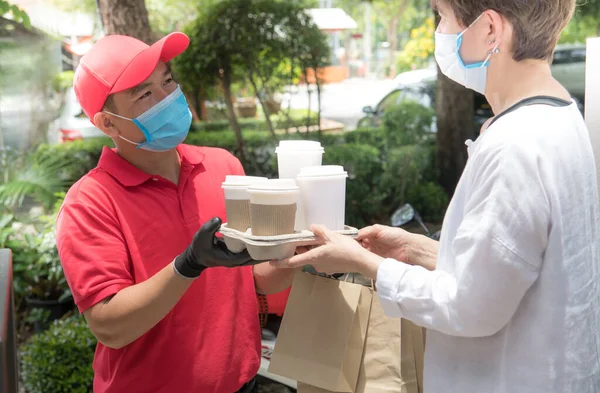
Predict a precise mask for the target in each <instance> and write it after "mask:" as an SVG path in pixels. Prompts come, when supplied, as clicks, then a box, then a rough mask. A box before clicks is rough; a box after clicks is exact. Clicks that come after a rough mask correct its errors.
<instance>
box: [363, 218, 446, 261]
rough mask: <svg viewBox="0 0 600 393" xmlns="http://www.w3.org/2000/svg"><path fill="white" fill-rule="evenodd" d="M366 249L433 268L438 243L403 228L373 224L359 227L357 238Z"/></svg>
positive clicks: (386, 256)
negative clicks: (362, 227)
mask: <svg viewBox="0 0 600 393" xmlns="http://www.w3.org/2000/svg"><path fill="white" fill-rule="evenodd" d="M357 240H358V241H359V242H360V243H361V244H362V245H363V247H365V248H366V249H367V250H369V251H371V252H373V253H375V254H377V255H379V256H381V257H383V258H391V259H395V260H397V261H400V262H404V263H408V264H409V265H418V266H422V267H424V268H426V269H428V270H435V266H436V262H437V253H438V247H439V243H438V242H436V241H435V240H431V239H429V238H428V237H426V236H421V235H415V234H413V233H410V232H407V231H405V230H404V229H400V228H392V227H387V226H383V225H373V226H370V227H367V228H364V229H361V230H360V232H359V233H358V239H357Z"/></svg>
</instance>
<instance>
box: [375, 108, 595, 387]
mask: <svg viewBox="0 0 600 393" xmlns="http://www.w3.org/2000/svg"><path fill="white" fill-rule="evenodd" d="M469 156H470V157H469V160H468V163H467V166H466V168H465V171H464V173H463V176H462V178H461V180H460V182H459V185H458V187H457V189H456V193H455V195H454V198H453V199H452V202H451V203H450V206H449V208H448V211H447V214H446V217H445V220H444V224H443V231H442V235H441V241H440V249H439V254H438V261H437V268H436V270H435V271H427V270H425V269H423V268H421V267H415V266H409V265H406V264H404V263H401V262H398V261H394V260H386V261H384V262H383V264H382V265H381V267H380V269H379V272H378V281H377V287H378V291H379V296H380V298H381V300H382V304H383V306H384V309H385V310H386V313H387V314H388V315H390V316H393V317H403V318H407V319H410V320H412V321H414V322H416V323H417V324H419V325H421V326H424V327H426V328H427V329H428V332H427V348H426V354H425V381H424V388H425V393H442V392H443V393H484V392H485V393H492V392H493V393H551V392H555V393H592V392H600V361H599V359H600V304H599V302H600V254H599V252H600V227H599V225H600V213H599V202H598V187H597V184H596V183H597V182H596V167H595V162H594V157H593V153H592V147H591V143H590V138H589V134H588V131H587V129H586V127H585V124H584V122H583V119H582V117H581V114H580V113H579V111H578V110H577V107H576V106H575V105H570V106H565V107H551V106H546V105H532V106H528V107H523V108H520V109H518V110H516V111H514V112H512V113H509V114H507V115H505V116H503V117H502V118H500V119H498V121H496V122H495V123H494V124H493V125H492V126H490V128H488V129H487V130H486V131H485V132H484V133H483V134H482V135H481V136H480V137H479V139H478V140H477V141H476V142H475V143H473V144H471V145H470V147H469Z"/></svg>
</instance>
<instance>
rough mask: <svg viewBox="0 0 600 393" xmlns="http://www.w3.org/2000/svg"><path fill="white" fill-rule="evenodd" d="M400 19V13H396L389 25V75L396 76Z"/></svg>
mask: <svg viewBox="0 0 600 393" xmlns="http://www.w3.org/2000/svg"><path fill="white" fill-rule="evenodd" d="M399 21H400V14H399V15H395V16H393V17H392V18H391V19H390V22H389V26H388V32H387V36H388V42H389V43H390V53H389V57H388V62H389V63H390V71H389V75H388V76H389V77H390V78H394V77H395V76H396V51H397V50H398V23H399Z"/></svg>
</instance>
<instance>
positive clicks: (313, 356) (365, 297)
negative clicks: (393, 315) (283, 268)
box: [269, 273, 373, 393]
mask: <svg viewBox="0 0 600 393" xmlns="http://www.w3.org/2000/svg"><path fill="white" fill-rule="evenodd" d="M372 298H373V291H372V289H370V288H367V287H364V286H362V285H359V284H352V283H347V282H343V281H338V280H332V279H328V278H324V277H319V276H315V275H311V274H308V273H297V274H296V277H295V279H294V284H293V286H292V291H291V293H290V297H289V299H288V303H287V307H286V310H285V314H284V317H283V321H282V323H281V328H280V330H279V334H278V336H277V344H276V345H275V349H274V351H273V356H272V357H271V365H270V367H269V372H271V373H274V374H278V375H281V376H284V377H287V378H290V379H294V380H296V381H299V382H300V383H305V384H308V385H312V386H316V387H318V388H322V389H326V390H329V391H332V392H347V393H353V392H354V390H355V388H356V383H357V380H358V374H359V369H360V365H361V359H362V355H363V349H364V345H365V337H366V333H367V323H368V319H369V313H370V310H371V300H372Z"/></svg>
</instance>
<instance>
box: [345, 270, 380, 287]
mask: <svg viewBox="0 0 600 393" xmlns="http://www.w3.org/2000/svg"><path fill="white" fill-rule="evenodd" d="M350 275H352V284H355V282H354V280H355V278H356V273H348V274H346V277H345V278H344V282H348V277H350ZM371 289H372V290H375V283H374V282H373V280H371Z"/></svg>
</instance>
